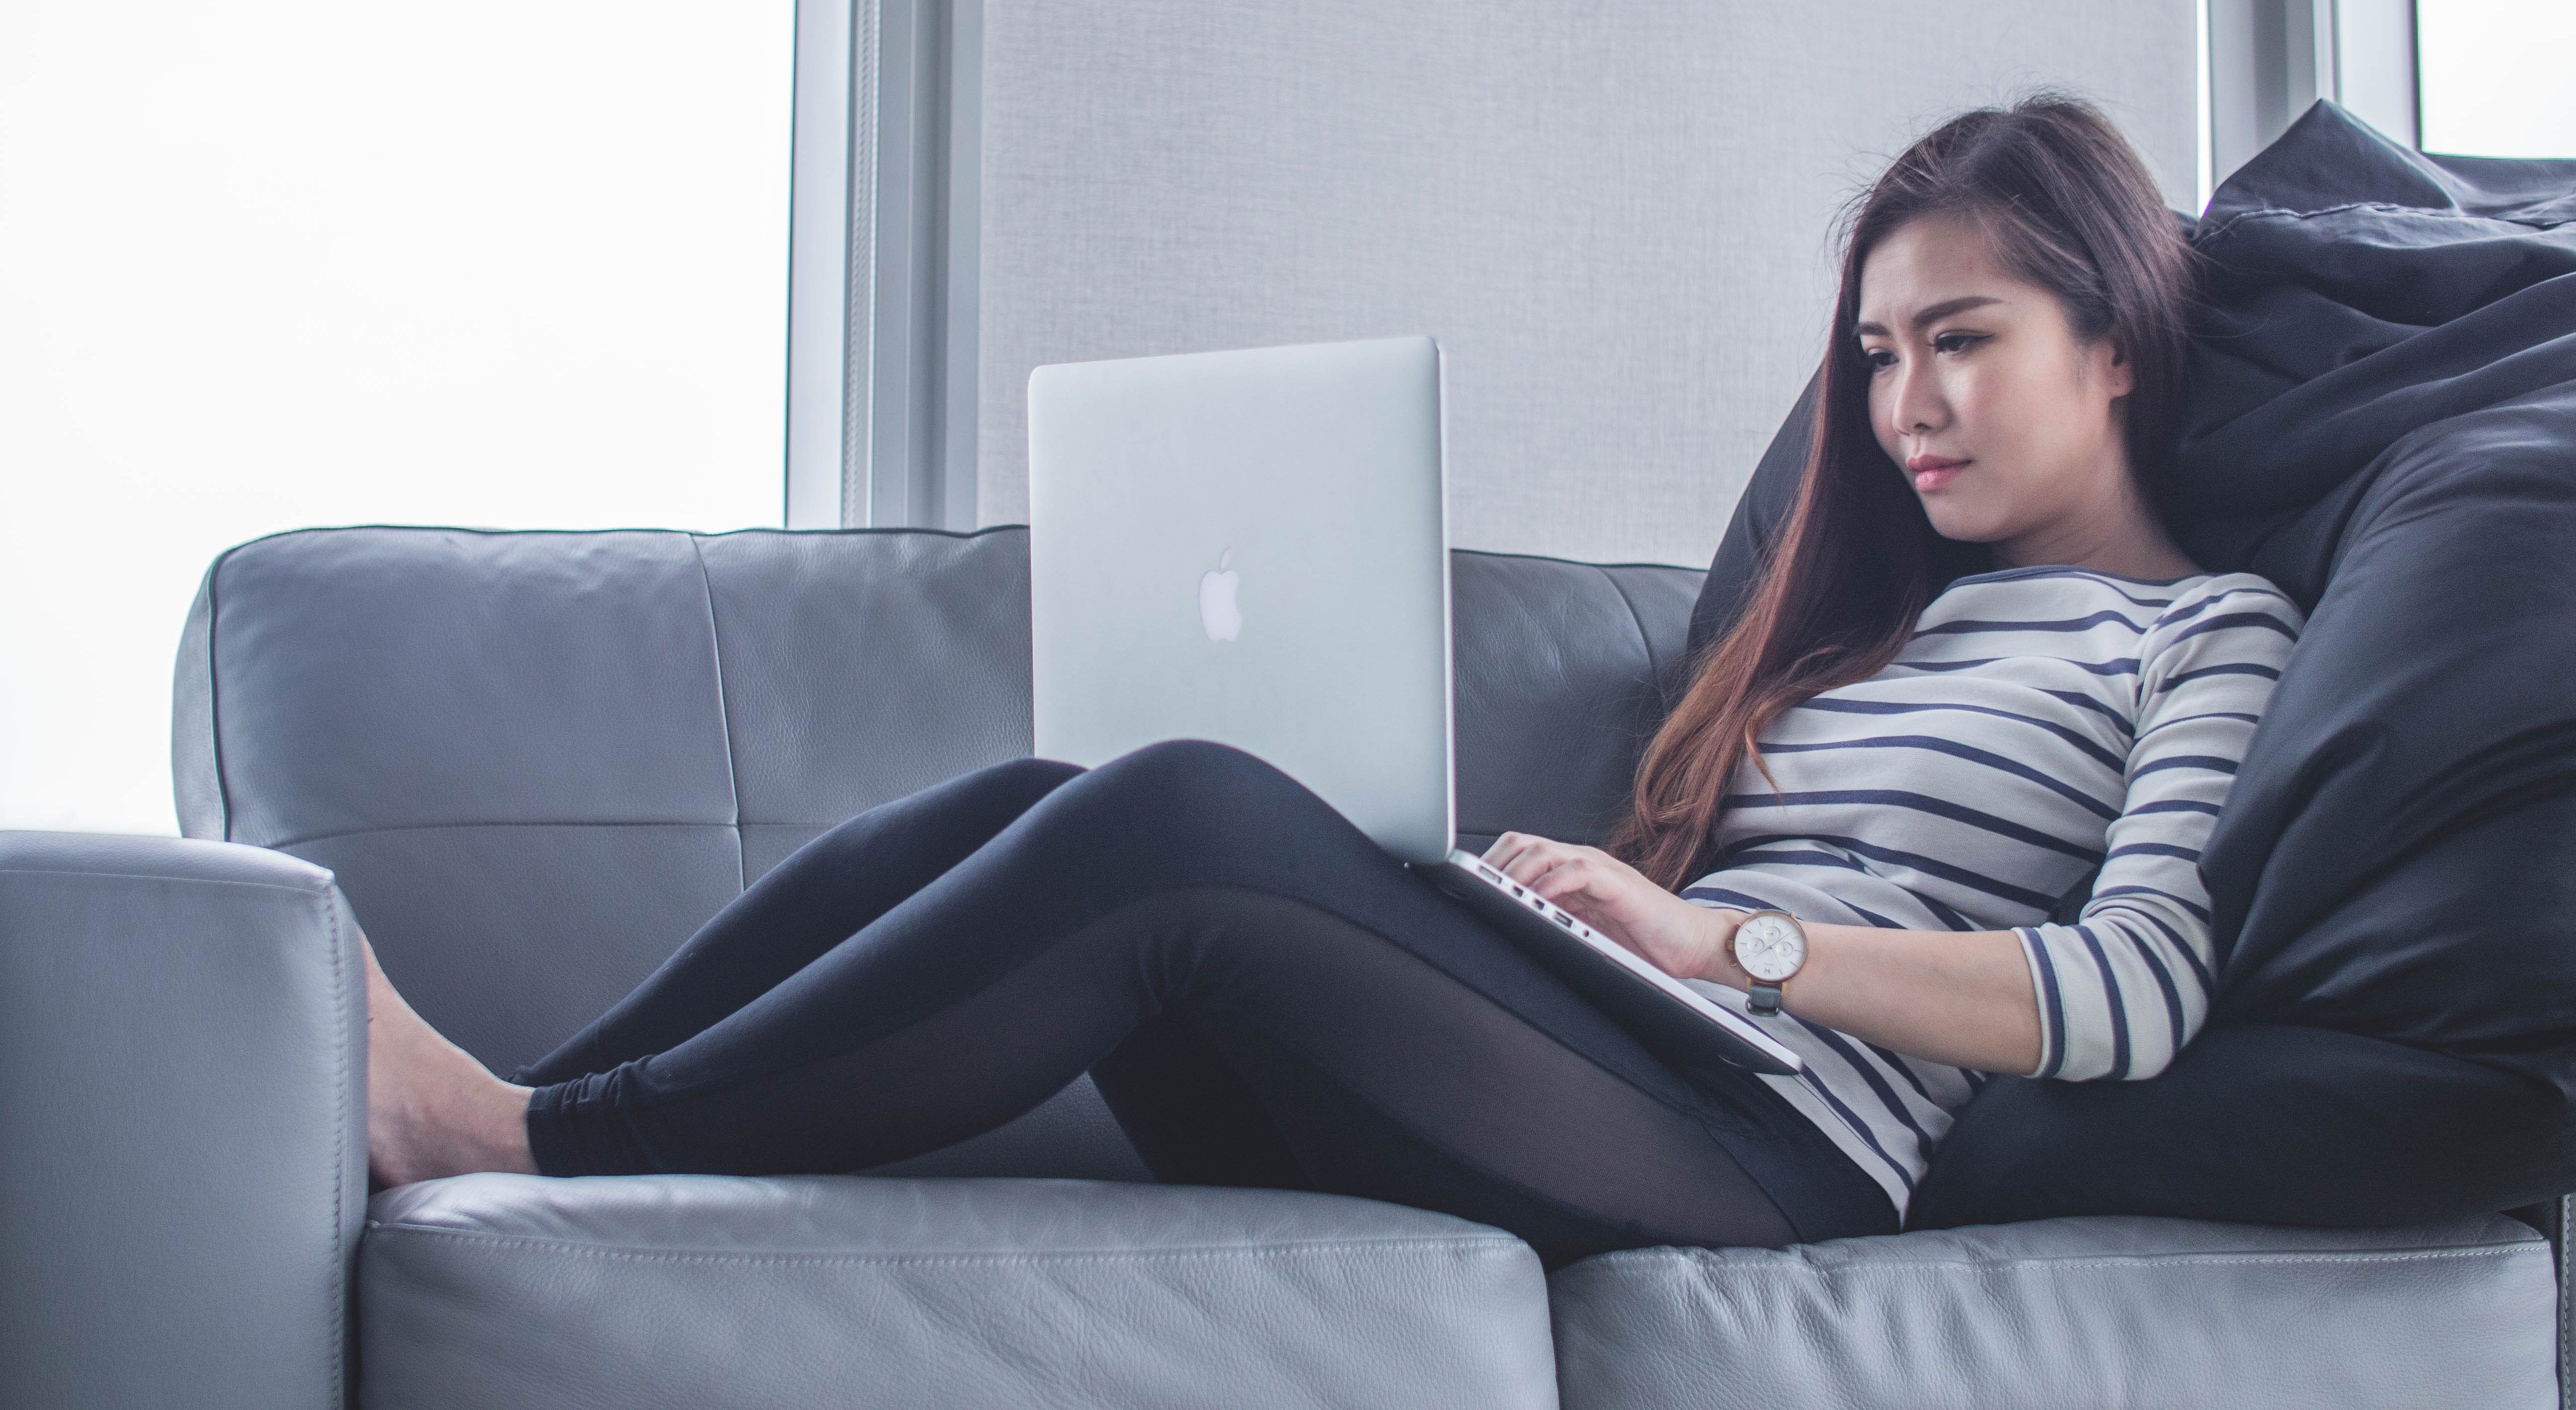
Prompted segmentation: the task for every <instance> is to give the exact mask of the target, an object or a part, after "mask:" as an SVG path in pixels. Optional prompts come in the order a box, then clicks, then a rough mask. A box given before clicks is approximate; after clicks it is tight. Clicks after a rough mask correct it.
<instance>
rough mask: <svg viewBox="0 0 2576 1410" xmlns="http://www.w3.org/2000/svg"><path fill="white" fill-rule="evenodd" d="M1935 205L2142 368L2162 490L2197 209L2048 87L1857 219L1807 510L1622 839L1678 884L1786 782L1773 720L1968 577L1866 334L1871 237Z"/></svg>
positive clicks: (2152, 476)
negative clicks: (1763, 784) (1753, 791)
mask: <svg viewBox="0 0 2576 1410" xmlns="http://www.w3.org/2000/svg"><path fill="white" fill-rule="evenodd" d="M1932 215H1950V216H1957V217H1962V218H1964V219H1965V220H1967V221H1968V222H1969V223H1971V224H1972V225H1973V226H1974V227H1976V228H1977V229H1978V230H1979V231H1980V232H1981V233H1982V234H1983V235H1984V236H1985V238H1986V239H1987V240H1988V241H1989V242H1990V243H1991V247H1992V249H1993V252H1994V255H1995V259H1996V262H1997V263H1998V264H2000V265H2002V266H2003V268H2005V269H2006V270H2008V271H2010V272H2011V273H2012V274H2013V275H2014V276H2015V277H2017V278H2020V279H2022V280H2025V281H2027V282H2029V283H2032V284H2035V285H2038V286H2039V287H2041V288H2044V289H2047V290H2050V291H2051V292H2053V293H2055V294H2056V295H2057V297H2058V299H2059V301H2060V302H2061V303H2062V304H2063V305H2064V307H2065V310H2066V317H2067V322H2068V323H2069V325H2071V326H2072V328H2073V329H2074V331H2075V334H2076V336H2077V337H2078V338H2081V339H2083V340H2084V341H2086V342H2088V343H2090V342H2098V341H2099V340H2102V339H2105V338H2107V339H2110V340H2111V341H2112V342H2113V344H2114V345H2115V346H2117V347H2118V349H2119V350H2120V353H2121V355H2122V356H2123V357H2124V358H2125V359H2126V360H2127V361H2128V363H2129V366H2130V369H2131V375H2132V378H2133V383H2132V389H2131V391H2130V392H2129V394H2128V395H2127V396H2126V397H2125V398H2124V399H2123V402H2124V405H2123V406H2122V408H2121V412H2120V415H2121V432H2122V436H2123V439H2124V440H2125V442H2126V444H2127V448H2128V453H2129V466H2130V470H2131V473H2132V474H2134V475H2136V476H2137V477H2138V479H2139V485H2140V488H2141V490H2142V491H2144V492H2145V494H2146V496H2147V498H2148V499H2149V501H2150V502H2151V503H2156V504H2158V505H2161V504H2162V501H2163V493H2162V481H2163V475H2162V471H2163V468H2164V465H2165V463H2166V460H2167V457H2168V453H2169V448H2170V442H2171V439H2172V436H2173V433H2174V427H2175V421H2176V417H2177V416H2178V415H2179V414H2180V410H2181V403H2182V394H2183V388H2184V380H2185V358H2186V356H2187V353H2188V348H2189V339H2190V333H2189V307H2190V295H2191V279H2192V274H2191V265H2190V261H2191V257H2192V256H2191V252H2190V249H2189V247H2188V246H2186V245H2185V244H2184V243H2183V238H2182V231H2181V228H2180V225H2179V223H2178V222H2177V221H2176V220H2175V218H2174V216H2173V215H2172V213H2171V212H2169V211H2167V210H2166V209H2165V207H2164V203H2163V200H2162V198H2161V197H2159V196H2158V195H2157V193H2156V187H2155V183H2154V181H2153V180H2151V179H2150V178H2149V177H2148V175H2147V172H2146V168H2145V166H2144V165H2143V164H2142V163H2141V162H2140V161H2139V160H2138V156H2137V153H2136V152H2135V151H2133V150H2131V149H2130V147H2129V144H2128V143H2127V142H2126V141H2125V140H2123V139H2122V138H2121V136H2120V134H2119V132H2118V130H2117V129H2115V128H2114V127H2112V126H2111V123H2110V121H2109V119H2107V118H2105V117H2103V116H2102V114H2101V113H2100V112H2099V111H2098V110H2096V109H2094V108H2093V107H2092V106H2091V105H2089V104H2087V103H2084V102H2082V101H2081V100H2078V99H2075V98H2071V97H2067V96H2064V95H2062V94H2055V93H2043V94H2039V95H2036V96H2033V97H2030V98H2026V99H2023V100H2022V101H2020V102H2018V103H2015V104H2013V105H2012V106H2011V107H2009V108H1980V109H1977V110H1976V111H1974V112H1969V113H1963V114H1961V115H1960V116H1958V117H1955V118H1952V119H1951V120H1950V121H1948V122H1946V123H1944V124H1942V125H1941V127H1940V129H1939V130H1937V131H1935V132H1933V133H1932V134H1931V135H1930V136H1927V137H1925V138H1924V139H1923V140H1921V141H1919V142H1917V143H1915V144H1914V145H1913V146H1912V147H1909V148H1907V149H1906V151H1905V153H1904V155H1902V156H1900V157H1898V158H1897V159H1896V161H1895V163H1894V164H1893V165H1892V166H1890V167H1889V168H1888V169H1887V172H1886V174H1885V175H1883V176H1881V177H1879V179H1878V180H1877V181H1876V182H1875V183H1873V184H1872V185H1871V186H1870V188H1869V189H1868V191H1867V192H1865V193H1863V195H1862V196H1861V198H1860V200H1859V201H1858V203H1857V205H1856V206H1855V207H1854V208H1852V209H1851V210H1850V211H1849V212H1848V213H1847V214H1846V217H1845V221H1844V237H1843V239H1844V245H1843V259H1842V290H1841V293H1840V295H1839V297H1837V298H1836V299H1835V301H1834V321H1833V331H1832V336H1831V337H1830V338H1829V339H1828V340H1827V342H1826V345H1825V357H1824V366H1823V369H1822V371H1821V372H1820V373H1819V374H1818V377H1817V384H1818V388H1819V393H1818V398H1819V399H1818V402H1817V406H1816V417H1815V439H1814V441H1813V443H1812V444H1811V446H1810V448H1809V450H1808V454H1807V467H1806V471H1805V473H1804V476H1803V478H1802V479H1801V481H1800V484H1799V488H1798V497H1797V501H1796V504H1795V506H1794V507H1793V508H1792V509H1791V510H1790V512H1789V515H1788V518H1787V521H1786V522H1785V523H1783V524H1782V525H1781V526H1780V528H1779V530H1778V531H1777V532H1776V533H1775V534H1774V535H1773V536H1772V538H1771V541H1770V542H1769V544H1768V545H1767V546H1766V549H1765V553H1764V559H1763V564H1762V568H1761V572H1760V575H1759V576H1758V578H1757V579H1756V580H1755V582H1754V584H1753V586H1752V588H1751V590H1750V592H1749V593H1748V595H1747V600H1746V602H1745V604H1744V607H1743V610H1742V612H1741V613H1740V614H1739V616H1738V617H1737V619H1736V622H1735V625H1734V626H1733V628H1732V629H1730V630H1728V631H1727V632H1726V633H1725V634H1724V635H1722V636H1720V637H1718V638H1717V639H1716V640H1715V641H1713V642H1711V643H1710V645H1709V646H1708V648H1707V649H1706V650H1704V651H1703V652H1702V653H1701V655H1700V657H1699V659H1698V661H1697V662H1696V663H1694V667H1693V670H1694V673H1695V674H1694V677H1693V680H1692V684H1691V686H1690V688H1689V690H1687V691H1686V692H1684V694H1683V696H1682V698H1681V702H1680V704H1678V705H1677V706H1676V707H1675V708H1674V710H1673V713H1672V714H1671V716H1670V717H1669V718H1667V719H1666V720H1665V721H1664V724H1663V727H1662V728H1661V729H1660V730H1658V731H1657V732H1656V734H1655V737H1654V739H1653V740H1652V742H1650V743H1649V744H1648V745H1647V746H1646V752H1645V757H1644V758H1643V759H1642V760H1640V761H1639V763H1638V766H1637V785H1636V796H1635V803H1634V807H1633V808H1632V810H1631V811H1630V813H1629V815H1628V817H1627V819H1626V820H1625V822H1623V823H1622V824H1621V826H1620V827H1619V829H1618V831H1617V832H1616V833H1615V834H1614V835H1613V836H1612V839H1611V844H1610V845H1611V848H1612V850H1613V851H1615V852H1616V853H1617V854H1618V855H1620V856H1621V857H1623V858H1625V859H1626V860H1627V861H1628V862H1629V863H1630V864H1632V865H1634V866H1635V867H1637V869H1638V870H1640V871H1642V872H1644V873H1645V874H1646V875H1647V876H1649V877H1651V878H1653V879H1654V880H1655V881H1656V882H1657V883H1658V884H1660V885H1662V886H1665V887H1667V888H1678V887H1680V886H1681V885H1683V884H1684V883H1686V882H1687V881H1689V880H1690V879H1691V878H1693V877H1694V876H1697V875H1699V874H1700V873H1701V872H1703V871H1704V870H1705V869H1706V868H1707V865H1708V864H1709V863H1710V862H1711V861H1713V860H1714V857H1713V853H1714V850H1715V846H1716V833H1717V821H1718V819H1719V817H1720V815H1721V814H1722V813H1723V812H1724V810H1725V807H1726V801H1727V800H1726V789H1727V786H1728V785H1729V783H1730V782H1731V781H1732V780H1733V779H1734V777H1735V775H1736V773H1737V771H1738V768H1739V766H1740V765H1741V764H1742V763H1743V762H1744V761H1745V760H1746V759H1747V758H1750V759H1751V760H1752V762H1753V764H1754V766H1755V767H1756V768H1757V769H1759V770H1760V771H1761V773H1762V776H1763V777H1764V778H1765V779H1771V770H1770V767H1769V765H1767V764H1766V763H1764V761H1763V759H1762V753H1761V749H1760V746H1759V744H1758V743H1757V740H1758V737H1759V736H1760V735H1761V733H1762V731H1763V730H1764V729H1765V728H1766V727H1768V726H1769V725H1770V724H1771V722H1772V721H1774V720H1776V719H1778V718H1779V717H1780V715H1781V714H1782V713H1783V712H1784V711H1786V710H1788V709H1789V708H1791V707H1792V706H1794V705H1796V704H1798V703H1799V702H1801V701H1803V700H1806V699H1807V698H1809V697H1810V696H1813V695H1815V694H1817V693H1818V692H1820V691H1825V690H1831V689H1833V688H1835V687H1837V686H1842V685H1849V684H1851V683H1852V682H1854V681H1860V680H1866V679H1868V678H1869V677H1871V676H1873V675H1876V674H1877V673H1878V672H1879V670H1880V669H1881V668H1883V667H1884V666H1886V665H1887V663H1888V662H1889V661H1891V660H1894V659H1895V657H1896V653H1897V652H1899V651H1901V650H1903V649H1904V647H1905V643H1906V642H1907V641H1908V640H1910V639H1911V638H1912V636H1913V634H1914V624H1915V620H1916V619H1917V618H1919V617H1920V616H1921V615H1922V613H1923V609H1924V607H1925V605H1927V604H1928V603H1929V602H1930V601H1931V600H1932V597H1933V595H1934V594H1935V593H1937V592H1938V591H1939V590H1940V589H1941V588H1942V587H1944V586H1946V585H1947V584H1948V582H1949V580H1950V578H1951V577H1952V576H1954V575H1955V572H1956V565H1957V564H1958V562H1959V561H1960V556H1959V553H1958V548H1959V546H1958V545H1956V544H1953V543H1951V542H1950V541H1948V540H1944V539H1942V538H1941V537H1940V535H1939V534H1937V533H1936V532H1934V530H1933V528H1932V522H1931V520H1930V519H1928V518H1927V517H1925V515H1924V513H1923V506H1922V502H1921V501H1920V500H1918V499H1917V498H1916V497H1915V495H1914V493H1913V491H1912V490H1911V489H1910V488H1909V487H1908V486H1907V484H1906V482H1905V479H1904V476H1903V475H1902V474H1900V473H1899V472H1898V470H1897V468H1896V467H1895V466H1894V465H1892V464H1891V463H1889V461H1888V458H1887V455H1886V453H1885V452H1884V451H1882V450H1880V449H1879V446H1878V440H1877V437H1876V435H1875V434H1874V432H1873V431H1872V429H1871V426H1870V412H1869V364H1868V362H1867V360H1866V359H1865V358H1864V356H1863V354H1862V352H1861V348H1860V343H1859V340H1858V338H1857V337H1856V336H1855V335H1854V334H1853V332H1852V327H1853V324H1854V323H1856V322H1857V321H1858V320H1859V317H1860V276H1861V267H1862V265H1863V263H1864V262H1866V261H1867V260H1868V258H1869V253H1870V250H1871V249H1872V248H1873V247H1874V246H1876V245H1877V244H1878V243H1879V242H1880V241H1881V240H1883V239H1885V238H1886V237H1887V236H1888V235H1889V234H1890V233H1892V232H1893V231H1895V230H1896V229H1897V228H1899V227H1900V226H1903V225H1905V224H1907V223H1908V222H1910V221H1914V220H1918V219H1921V218H1923V217H1925V216H1932ZM1772 784H1773V787H1774V788H1775V789H1776V788H1777V787H1778V782H1777V780H1772Z"/></svg>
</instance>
